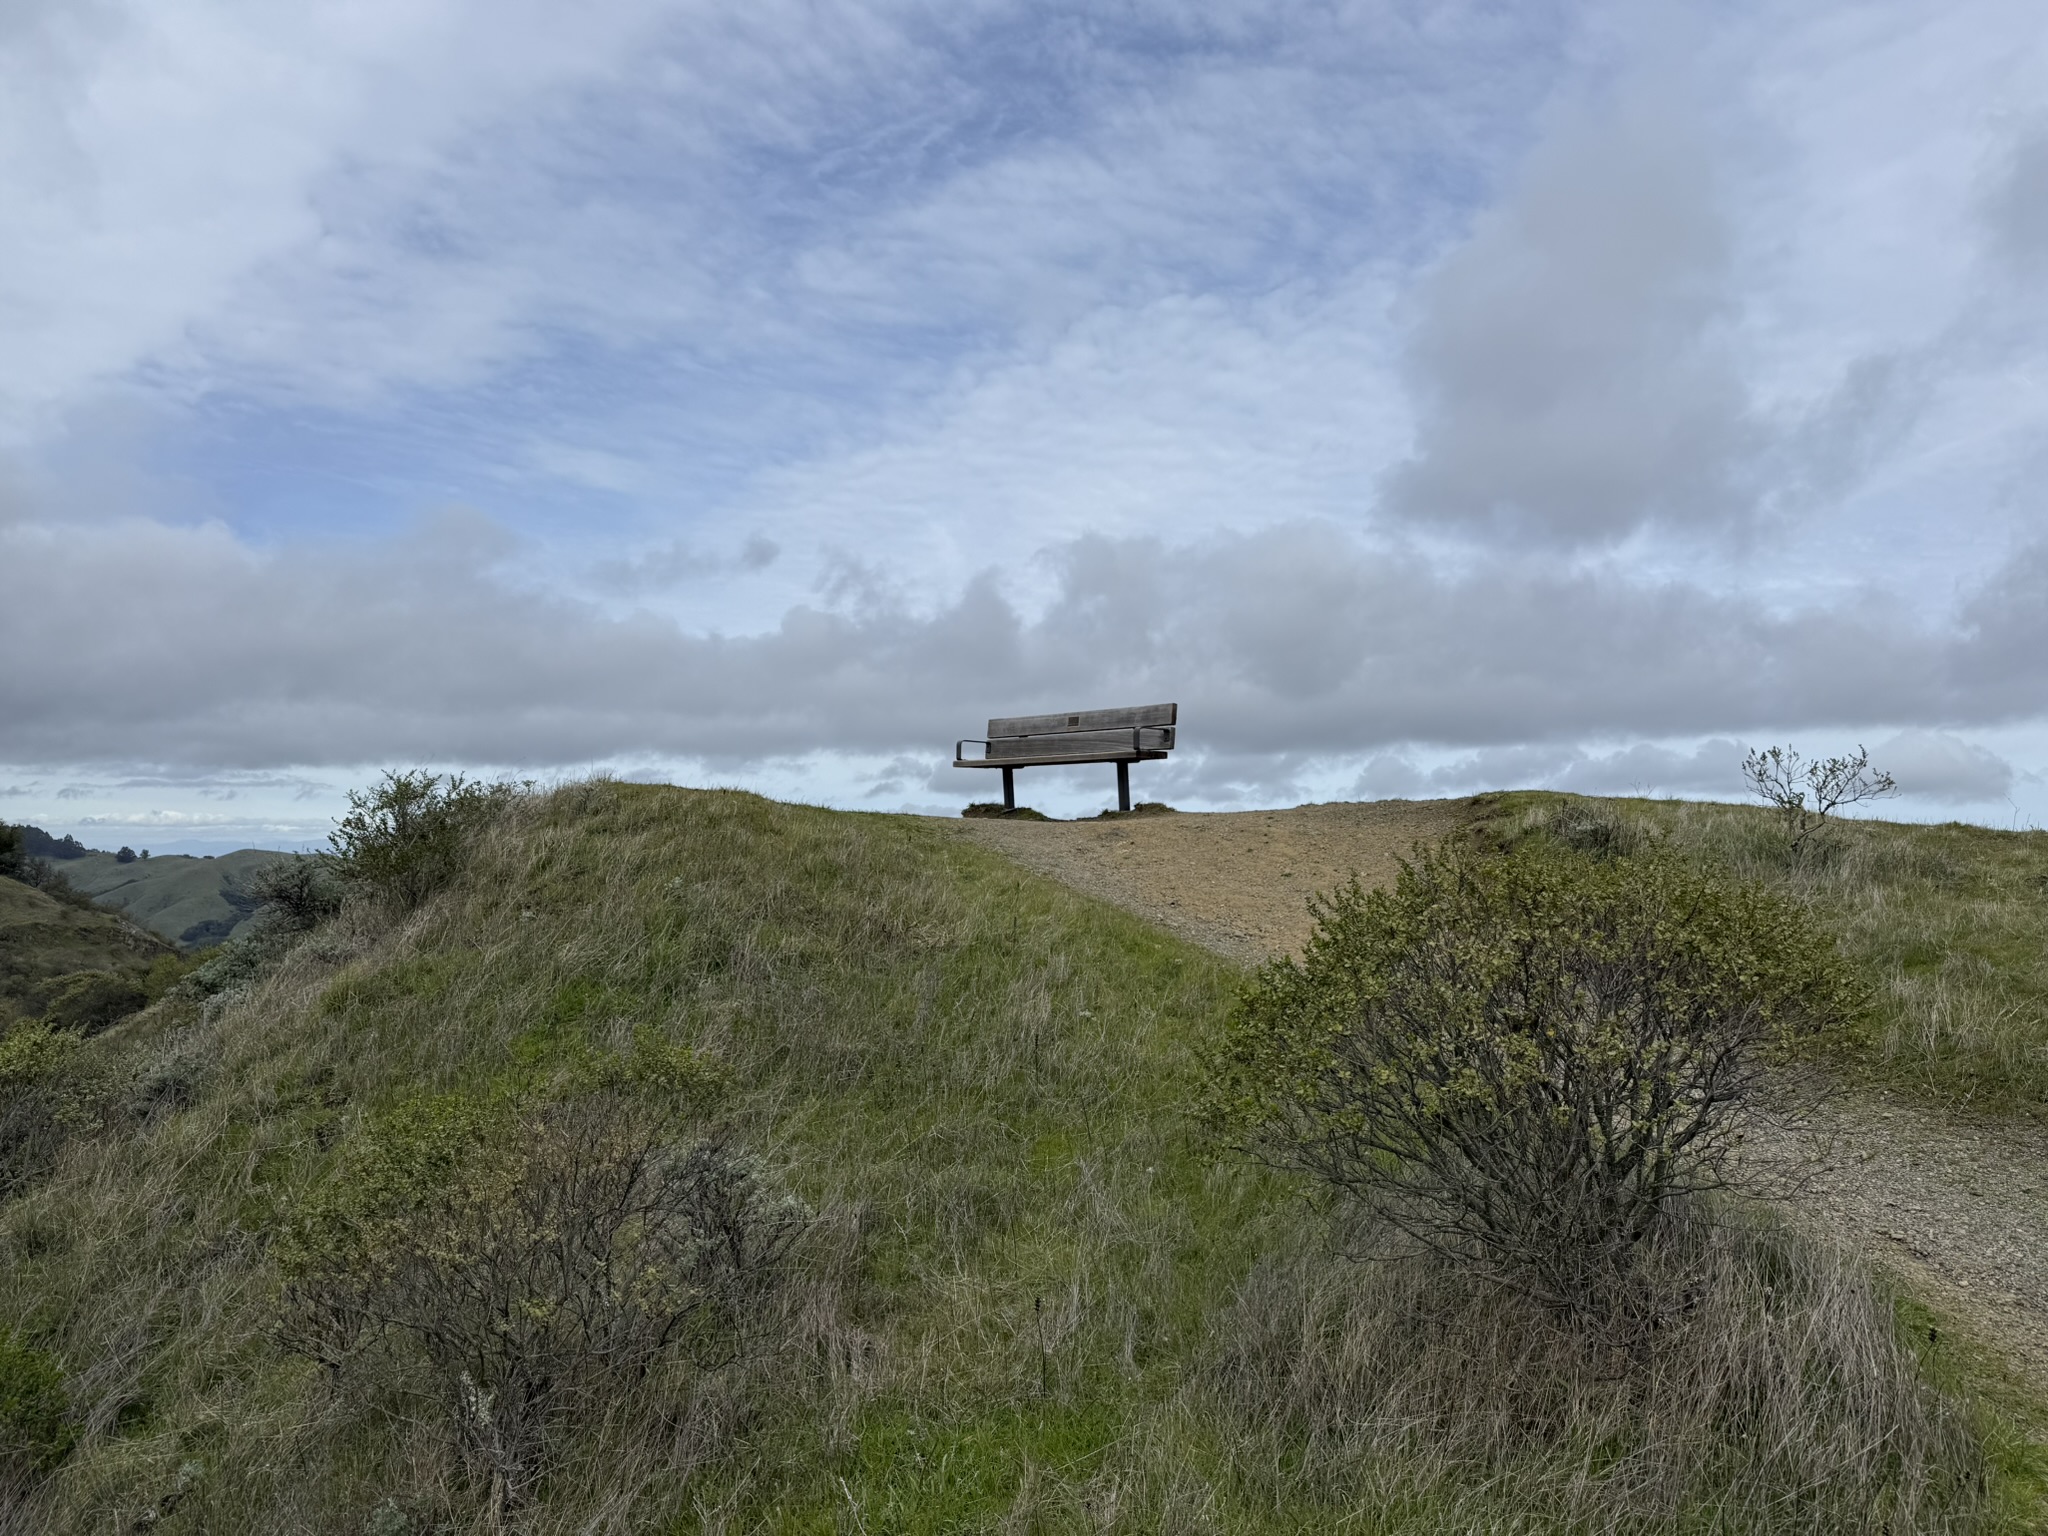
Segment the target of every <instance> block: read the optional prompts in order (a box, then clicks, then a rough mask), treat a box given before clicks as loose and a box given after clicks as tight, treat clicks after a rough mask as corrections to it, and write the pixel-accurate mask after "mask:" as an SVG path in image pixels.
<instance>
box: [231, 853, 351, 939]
mask: <svg viewBox="0 0 2048 1536" xmlns="http://www.w3.org/2000/svg"><path fill="white" fill-rule="evenodd" d="M241 885H242V892H243V894H244V895H246V896H247V897H248V898H249V899H250V900H252V901H253V902H255V904H256V907H257V909H258V910H262V909H265V908H267V909H268V910H269V911H270V912H271V913H273V914H274V915H275V917H276V919H277V920H278V921H279V922H280V923H281V924H282V925H283V926H285V927H287V928H289V929H291V930H292V931H293V932H296V933H303V932H305V931H306V930H307V929H309V928H313V927H316V926H318V925H319V924H320V923H322V922H324V921H326V920H327V919H328V918H330V917H332V916H334V914H335V913H337V912H339V911H340V910H341V881H340V879H339V877H338V876H337V874H336V872H335V869H334V864H333V861H332V860H331V859H329V858H326V857H323V856H322V855H319V854H308V853H295V854H293V855H291V857H289V858H284V859H276V860H273V861H272V862H270V863H268V864H259V865H257V866H256V868H255V869H253V870H251V871H250V872H249V873H248V874H247V875H246V876H244V877H243V879H242V882H241Z"/></svg>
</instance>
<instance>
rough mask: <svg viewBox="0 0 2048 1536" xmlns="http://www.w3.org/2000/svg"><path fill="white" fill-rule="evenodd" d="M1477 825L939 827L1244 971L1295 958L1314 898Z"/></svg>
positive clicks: (1163, 819)
mask: <svg viewBox="0 0 2048 1536" xmlns="http://www.w3.org/2000/svg"><path fill="white" fill-rule="evenodd" d="M1477 814H1478V809H1477V805H1476V803H1475V802H1473V801H1468V800H1378V801H1373V802H1371V803H1368V804H1360V805H1344V804H1337V805H1304V806H1299V807H1297V808H1295V809H1293V810H1286V811H1224V812H1219V813H1215V814H1209V815H1197V814H1189V813H1183V812H1173V813H1170V814H1165V815H1152V816H1127V817H1119V818H1117V819H1115V820H1111V821H993V820H991V821H982V820H965V819H963V820H961V821H957V822H942V823H940V825H942V826H946V827H952V828H956V829H957V830H959V831H960V832H961V833H963V834H964V835H966V836H968V837H970V838H972V839H973V840H974V841H976V842H978V843H983V844H985V845H987V846H988V847H991V848H994V849H997V850H999V851H1000V852H1002V853H1005V854H1007V855H1009V856H1010V857H1011V858H1013V859H1015V860H1016V861H1017V862H1018V863H1019V864H1022V865H1024V866H1025V867H1026V868H1027V869H1032V870H1036V871H1037V872H1038V873H1039V874H1042V875H1050V876H1051V877H1052V878H1053V879H1055V880H1059V881H1062V882H1063V883H1065V884H1067V885H1071V886H1073V887H1074V888H1075V889H1076V890H1079V891H1085V892H1086V893H1087V894H1089V895H1090V896H1099V897H1101V898H1102V899H1103V900H1104V901H1107V902H1111V903H1114V904H1115V905H1117V906H1119V907H1123V908H1124V909H1126V910H1127V911H1131V912H1135V913H1137V914H1138V915H1139V916H1140V917H1145V918H1150V919H1151V920H1152V921H1153V922H1155V923H1157V924H1159V926H1160V927H1162V928H1167V929H1171V930H1172V931H1173V932H1175V933H1177V934H1179V935H1181V936H1182V937H1183V938H1186V939H1191V940H1193V941H1194V942H1195V943H1197V944H1200V945H1202V946H1203V947H1204V948H1205V949H1212V950H1215V951H1216V952H1217V953H1218V954H1222V955H1227V956H1229V957H1230V958H1231V959H1233V960H1237V961H1239V962H1241V963H1243V964H1246V965H1256V964H1258V963H1259V962H1261V961H1263V960H1267V959H1270V958H1271V957H1272V956H1274V955H1279V954H1297V953H1299V952H1300V949H1301V946H1302V945H1303V944H1304V943H1305V942H1306V941H1307V939H1308V935H1309V929H1310V926H1311V922H1310V918H1309V911H1308V898H1309V896H1310V895H1311V894H1312V893H1314V892H1317V891H1330V890H1334V889H1335V888H1336V887H1338V886H1340V885H1342V884H1343V883H1344V882H1345V881H1347V880H1349V879H1350V878H1351V877H1352V876H1353V875H1356V876H1357V877H1358V878H1359V879H1360V880H1361V881H1363V882H1364V883H1365V884H1366V885H1368V886H1375V885H1384V884H1386V883H1387V882H1388V881H1390V880H1392V879H1393V878H1394V872H1395V870H1396V869H1397V868H1398V867H1399V863H1400V860H1401V859H1402V858H1403V857H1405V856H1406V855H1407V854H1409V853H1410V852H1411V851H1413V849H1414V848H1415V846H1416V845H1417V844H1418V843H1433V842H1435V841H1437V839H1439V838H1441V837H1443V836H1445V835H1446V834H1448V833H1450V832H1454V831H1456V830H1457V829H1458V828H1459V827H1461V826H1463V825H1465V824H1466V823H1467V822H1469V821H1470V820H1471V819H1472V818H1473V817H1474V816H1475V815H1477Z"/></svg>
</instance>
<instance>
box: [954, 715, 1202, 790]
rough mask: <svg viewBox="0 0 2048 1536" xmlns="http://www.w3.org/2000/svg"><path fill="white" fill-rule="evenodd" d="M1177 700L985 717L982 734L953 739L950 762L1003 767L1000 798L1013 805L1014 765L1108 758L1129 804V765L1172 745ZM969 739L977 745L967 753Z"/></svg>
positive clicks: (1151, 759) (1052, 764) (1154, 758)
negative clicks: (976, 749) (984, 733)
mask: <svg viewBox="0 0 2048 1536" xmlns="http://www.w3.org/2000/svg"><path fill="white" fill-rule="evenodd" d="M1179 715H1180V706H1179V705H1178V704H1140V705H1136V706H1132V707H1129V708H1124V709H1083V710H1075V711H1073V712H1072V713H1070V714H1063V715H1058V714H1056V715H1013V716H1009V717H1006V718H999V719H995V720H991V721H989V723H988V735H987V736H985V737H977V736H969V737H966V738H964V739H962V740H961V741H958V742H956V743H954V746H953V766H954V767H955V768H1000V769H1002V770H1003V804H1004V805H1005V806H1006V807H1009V808H1011V809H1015V807H1016V789H1015V782H1014V780H1013V779H1012V777H1011V774H1012V770H1014V769H1018V768H1054V767H1062V766H1068V765H1071V764H1075V763H1114V764H1115V765H1116V777H1117V799H1118V802H1119V803H1120V805H1121V807H1122V808H1123V809H1124V810H1129V809H1130V808H1131V791H1130V782H1131V781H1130V765H1131V764H1132V763H1143V762H1157V761H1159V760H1160V759H1162V758H1164V757H1165V756H1166V755H1167V754H1168V753H1169V752H1171V751H1172V750H1173V746H1174V730H1175V726H1176V724H1177V723H1178V719H1179ZM969 742H974V743H976V744H978V745H979V746H980V747H981V749H982V755H981V756H980V757H969V756H968V755H967V746H968V743H969Z"/></svg>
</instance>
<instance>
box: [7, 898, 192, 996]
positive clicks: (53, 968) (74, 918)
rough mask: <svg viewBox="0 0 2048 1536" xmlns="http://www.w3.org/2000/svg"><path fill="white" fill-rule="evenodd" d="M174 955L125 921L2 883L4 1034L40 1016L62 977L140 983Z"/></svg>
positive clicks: (163, 945) (108, 913)
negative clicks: (93, 975) (94, 974)
mask: <svg viewBox="0 0 2048 1536" xmlns="http://www.w3.org/2000/svg"><path fill="white" fill-rule="evenodd" d="M168 953H169V946H168V945H165V944H163V943H161V942H159V941H157V940H156V939H154V938H153V937H152V936H151V935H149V934H147V933H144V932H143V931H142V930H140V929H138V928H137V927H136V926H135V925H134V924H133V923H130V922H128V921H127V920H126V919H125V918H122V917H117V916H115V915H114V914H113V913H110V912H100V911H95V910H94V909H92V908H90V907H83V906H79V905H76V904H74V903H71V902H63V901H58V900H56V899H55V898H53V897H51V896H49V895H47V894H45V893H44V892H42V891H38V890H33V889H31V888H30V887H28V886H26V885H23V884H21V883H20V882H19V881H17V880H9V879H6V878H4V877H0V1033H4V1031H5V1029H6V1027H7V1025H8V1024H10V1023H11V1022H12V1021H13V1020H15V1019H17V1018H22V1017H26V1016H31V1015H34V1014H38V1013H40V1012H41V1011H42V1007H43V1003H44V1001H45V998H44V994H45V992H46V991H47V990H48V988H47V985H46V984H47V983H49V982H50V981H52V980H53V979H54V978H56V977H59V976H63V975H66V974H69V973H76V972H82V971H107V972H113V973H116V974H119V975H126V976H134V977H137V978H140V977H142V976H144V975H146V974H147V973H148V971H149V969H150V967H151V965H152V964H154V963H155V962H156V961H157V960H158V959H159V957H161V956H163V955H166V954H168Z"/></svg>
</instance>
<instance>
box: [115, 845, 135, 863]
mask: <svg viewBox="0 0 2048 1536" xmlns="http://www.w3.org/2000/svg"><path fill="white" fill-rule="evenodd" d="M114 862H115V863H116V864H133V863H134V862H135V850H134V849H133V848H130V847H129V846H128V845H127V844H126V843H123V844H122V845H121V848H120V851H119V852H118V853H116V854H115V855H114Z"/></svg>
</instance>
